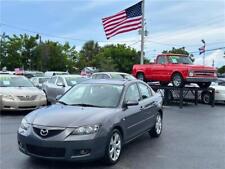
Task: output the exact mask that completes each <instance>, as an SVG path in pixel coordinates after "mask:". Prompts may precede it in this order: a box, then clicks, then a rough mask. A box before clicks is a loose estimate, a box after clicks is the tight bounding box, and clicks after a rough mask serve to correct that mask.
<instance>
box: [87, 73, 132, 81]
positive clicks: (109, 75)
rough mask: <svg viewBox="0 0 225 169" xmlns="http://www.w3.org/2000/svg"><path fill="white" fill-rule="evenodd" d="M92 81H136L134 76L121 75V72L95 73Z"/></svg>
mask: <svg viewBox="0 0 225 169" xmlns="http://www.w3.org/2000/svg"><path fill="white" fill-rule="evenodd" d="M91 78H92V79H120V80H124V79H125V80H134V79H136V78H135V77H134V76H132V75H130V74H127V73H121V72H98V73H94V74H92V76H91Z"/></svg>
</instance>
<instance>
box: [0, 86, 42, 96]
mask: <svg viewBox="0 0 225 169" xmlns="http://www.w3.org/2000/svg"><path fill="white" fill-rule="evenodd" d="M0 94H4V95H12V96H24V95H29V96H30V95H40V94H44V93H43V91H42V90H40V89H38V88H37V87H0Z"/></svg>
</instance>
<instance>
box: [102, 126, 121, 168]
mask: <svg viewBox="0 0 225 169" xmlns="http://www.w3.org/2000/svg"><path fill="white" fill-rule="evenodd" d="M121 150H122V137H121V133H120V131H119V130H117V129H114V130H113V131H112V134H111V136H110V139H109V141H108V144H107V146H106V150H105V162H106V164H109V165H113V164H116V163H117V162H118V161H119V158H120V154H121Z"/></svg>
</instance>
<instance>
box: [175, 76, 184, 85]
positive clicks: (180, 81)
mask: <svg viewBox="0 0 225 169" xmlns="http://www.w3.org/2000/svg"><path fill="white" fill-rule="evenodd" d="M181 83H182V79H181V77H180V76H179V75H175V76H174V77H173V84H174V86H176V87H178V86H180V85H181Z"/></svg>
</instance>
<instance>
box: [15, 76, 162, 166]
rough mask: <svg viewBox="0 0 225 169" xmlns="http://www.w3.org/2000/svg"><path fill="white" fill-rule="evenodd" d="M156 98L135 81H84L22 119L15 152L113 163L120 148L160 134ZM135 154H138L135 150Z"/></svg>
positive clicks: (159, 103)
mask: <svg viewBox="0 0 225 169" xmlns="http://www.w3.org/2000/svg"><path fill="white" fill-rule="evenodd" d="M162 118H163V112H162V98H161V96H160V95H158V94H155V92H154V91H153V90H152V89H151V88H150V87H149V86H148V85H147V84H146V83H144V82H142V81H139V80H132V81H122V80H93V79H91V80H87V81H84V82H81V83H80V84H78V85H76V86H74V87H73V88H72V89H70V90H69V91H68V92H66V93H65V94H64V95H63V96H62V97H61V98H60V99H59V100H58V103H57V104H55V105H51V106H49V107H45V108H42V109H39V110H36V111H33V112H32V113H30V114H28V115H27V116H25V117H24V119H23V120H22V122H21V126H20V127H19V130H18V137H17V138H18V145H19V150H20V151H21V152H23V153H24V154H27V155H29V156H33V157H38V158H45V159H46V158H47V159H62V160H63V159H64V160H74V161H80V160H82V161H83V160H92V159H97V158H104V159H105V160H104V161H105V162H107V163H109V164H115V163H116V162H117V161H118V160H119V158H120V154H121V150H122V148H123V146H124V144H126V143H128V142H130V141H131V140H133V139H135V138H137V137H138V136H140V135H142V134H144V133H146V132H149V134H150V135H151V136H152V137H159V136H160V134H161V132H162ZM137 151H138V149H137Z"/></svg>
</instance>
